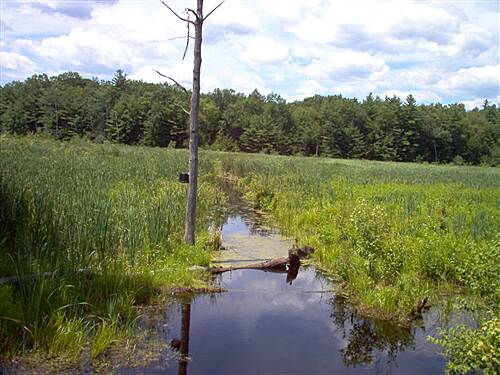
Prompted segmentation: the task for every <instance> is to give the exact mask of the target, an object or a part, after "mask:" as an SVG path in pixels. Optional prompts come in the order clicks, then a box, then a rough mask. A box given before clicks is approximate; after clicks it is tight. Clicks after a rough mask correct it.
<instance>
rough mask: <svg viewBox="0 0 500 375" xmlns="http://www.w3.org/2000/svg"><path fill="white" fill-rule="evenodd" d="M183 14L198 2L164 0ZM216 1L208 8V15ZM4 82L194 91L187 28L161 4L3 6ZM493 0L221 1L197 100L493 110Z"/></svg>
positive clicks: (497, 69) (8, 0)
mask: <svg viewBox="0 0 500 375" xmlns="http://www.w3.org/2000/svg"><path fill="white" fill-rule="evenodd" d="M168 3H169V4H170V5H171V6H172V7H173V8H174V9H176V10H178V11H179V12H182V10H183V9H184V8H186V7H193V8H194V7H195V0H189V1H188V0H186V1H177V0H168ZM217 3H218V1H217V0H205V12H208V11H209V10H210V9H212V8H213V7H214V6H215V5H217ZM1 31H2V34H1V42H0V43H1V44H0V47H1V52H0V53H1V83H2V84H5V83H7V82H10V81H12V80H22V79H24V78H26V77H28V76H30V75H32V74H35V73H47V74H49V75H55V74H58V73H61V72H64V71H68V70H71V71H77V72H80V73H81V74H82V75H84V76H87V77H92V76H96V77H99V78H102V79H108V78H110V77H112V76H113V74H114V72H115V71H116V70H117V69H119V68H121V69H123V70H124V71H125V72H126V73H127V74H128V75H129V77H131V78H134V79H142V80H145V81H152V82H161V81H162V78H161V77H160V76H158V75H157V74H156V73H155V72H154V71H153V68H155V69H158V70H160V71H161V72H163V73H164V74H167V75H170V76H172V77H176V78H177V79H178V80H179V81H182V82H183V83H184V84H185V85H186V86H189V85H190V76H191V70H192V51H190V53H189V54H188V56H187V57H186V60H185V61H182V60H181V57H182V52H183V48H184V40H183V39H174V40H171V38H174V37H179V36H183V35H185V31H186V28H185V25H184V24H183V23H182V22H180V21H179V20H178V19H176V18H175V17H174V16H172V15H171V14H170V13H169V11H168V10H167V9H166V8H165V7H164V6H163V5H162V4H161V3H160V1H159V0H142V1H140V0H112V1H82V0H80V1H71V0H64V1H63V0H59V1H55V0H54V1H12V0H1ZM499 56H500V55H499V2H498V1H497V0H493V1H490V0H480V1H469V0H457V1H444V0H428V1H407V0H395V1H382V0H371V1H358V0H331V1H325V0H226V2H225V3H224V4H223V5H222V6H221V7H220V8H219V9H218V10H217V11H216V12H215V13H213V14H212V15H211V16H210V17H209V18H208V19H207V21H206V24H205V28H204V44H203V65H202V90H203V91H205V92H206V91H211V90H213V89H214V88H216V87H220V88H234V89H235V90H237V91H241V92H245V93H249V92H251V91H252V90H253V89H254V88H257V89H258V90H259V91H261V92H262V93H264V94H267V93H269V92H276V93H279V94H280V95H282V96H283V97H284V98H286V99H287V100H295V99H302V98H304V97H307V96H311V95H314V94H342V95H343V96H347V97H358V98H361V99H362V98H363V97H365V96H366V95H367V94H368V93H370V92H373V93H375V94H379V95H381V96H384V95H398V96H400V97H403V98H404V97H405V96H406V95H407V94H408V93H412V94H413V95H414V96H415V97H416V99H417V101H419V102H420V103H431V102H437V101H440V102H444V103H451V102H464V103H466V105H467V106H468V107H469V108H471V107H473V106H474V105H479V104H480V103H482V102H483V100H484V99H489V100H491V101H493V102H499V101H500V95H499V78H500V64H499Z"/></svg>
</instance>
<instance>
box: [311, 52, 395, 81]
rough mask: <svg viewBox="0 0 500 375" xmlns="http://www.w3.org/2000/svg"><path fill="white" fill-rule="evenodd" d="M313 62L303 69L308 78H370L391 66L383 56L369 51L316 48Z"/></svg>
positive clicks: (343, 79)
mask: <svg viewBox="0 0 500 375" xmlns="http://www.w3.org/2000/svg"><path fill="white" fill-rule="evenodd" d="M312 55H313V56H314V57H313V59H312V61H311V63H310V64H308V65H306V66H305V67H304V69H303V71H304V74H305V75H306V76H307V77H308V78H312V79H317V80H330V79H332V80H337V81H338V80H342V81H345V80H349V79H353V78H354V79H357V78H368V77H370V75H371V74H374V73H380V72H385V71H387V70H388V69H389V68H388V66H387V65H386V64H385V61H384V60H383V59H381V58H378V57H374V56H372V55H370V54H369V53H367V52H357V51H352V50H341V51H329V50H326V49H319V48H318V49H315V50H314V51H313V53H312Z"/></svg>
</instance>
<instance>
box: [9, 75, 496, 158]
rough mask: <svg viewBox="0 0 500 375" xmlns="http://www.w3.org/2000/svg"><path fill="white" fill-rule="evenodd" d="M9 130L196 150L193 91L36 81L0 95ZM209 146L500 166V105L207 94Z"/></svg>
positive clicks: (119, 80)
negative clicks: (191, 130)
mask: <svg viewBox="0 0 500 375" xmlns="http://www.w3.org/2000/svg"><path fill="white" fill-rule="evenodd" d="M0 91H1V94H2V95H1V98H2V99H1V101H0V119H1V125H0V131H1V132H8V133H14V134H27V133H39V132H45V133H46V134H50V135H51V136H53V137H56V138H58V139H68V138H71V137H74V136H86V137H88V138H90V139H93V140H95V141H97V142H102V141H103V140H107V141H111V142H116V143H125V144H145V145H148V146H159V147H166V146H168V145H172V146H174V147H176V148H181V147H185V146H186V145H187V115H186V113H185V112H184V111H183V109H182V108H183V107H184V108H187V107H188V96H189V95H186V93H185V92H184V91H182V90H180V89H178V88H176V87H174V86H169V85H168V84H150V83H146V82H142V81H134V80H130V79H128V78H127V75H126V74H124V72H123V71H122V70H118V71H117V72H116V74H115V76H114V77H113V79H112V80H111V81H98V80H95V79H86V78H83V77H81V76H80V75H79V74H78V73H74V72H67V73H63V74H60V75H58V76H55V77H50V78H49V77H47V76H46V75H35V76H32V77H30V78H28V79H26V80H25V81H24V82H11V83H8V84H6V85H4V86H3V87H1V88H0ZM200 121H201V126H200V144H201V146H202V147H204V148H206V149H212V150H218V151H244V152H252V153H267V154H281V155H306V156H309V155H316V156H325V157H337V158H351V159H355V158H358V159H359V158H362V159H372V160H386V161H411V162H415V161H416V162H433V163H450V162H453V163H454V164H485V165H498V164H499V163H500V159H499V157H500V151H499V150H500V143H499V142H500V141H499V140H500V108H497V106H496V105H495V104H490V103H488V102H487V101H485V103H484V105H483V106H482V107H481V108H475V109H473V110H472V111H466V110H465V107H464V106H463V104H449V105H442V104H439V103H437V104H430V105H418V104H417V103H416V101H415V98H413V96H411V95H409V96H408V97H407V98H406V100H405V101H404V102H402V101H401V100H400V99H399V98H397V97H395V96H394V97H385V98H380V97H378V96H373V95H372V94H370V95H368V96H367V97H366V98H365V99H364V100H363V101H358V100H357V99H347V98H344V97H342V96H340V95H335V96H319V95H317V96H314V97H310V98H306V99H304V100H302V101H296V102H293V103H287V102H286V101H285V100H284V99H283V98H281V97H280V96H279V95H277V94H269V95H267V96H264V95H262V94H261V93H259V92H258V91H257V90H254V91H253V92H252V93H251V94H249V95H248V96H246V95H243V94H240V93H236V92H235V91H233V90H227V89H224V90H220V89H216V90H214V91H213V92H211V93H207V94H204V95H202V98H201V112H200Z"/></svg>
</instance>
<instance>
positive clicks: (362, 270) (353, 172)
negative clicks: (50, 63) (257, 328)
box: [0, 136, 500, 357]
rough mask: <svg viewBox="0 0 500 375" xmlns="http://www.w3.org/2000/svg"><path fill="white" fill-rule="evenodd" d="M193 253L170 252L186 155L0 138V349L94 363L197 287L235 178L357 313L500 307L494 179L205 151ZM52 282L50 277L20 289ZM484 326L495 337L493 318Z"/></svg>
mask: <svg viewBox="0 0 500 375" xmlns="http://www.w3.org/2000/svg"><path fill="white" fill-rule="evenodd" d="M200 159H201V168H200V170H201V172H200V173H201V183H200V190H199V203H198V217H197V219H198V222H197V233H198V244H197V246H196V248H189V247H186V246H184V245H182V241H181V239H182V231H183V218H184V201H185V191H186V185H183V184H180V183H179V182H178V181H177V175H178V172H179V171H182V170H185V169H186V165H187V152H186V151H180V150H170V149H152V148H142V147H127V146H117V145H112V144H105V145H95V144H91V143H87V142H84V141H78V140H74V141H71V142H67V143H63V142H56V141H49V140H44V139H41V138H33V137H25V138H14V137H6V136H1V137H0V223H1V224H0V277H7V276H18V277H20V282H19V283H17V284H11V283H10V284H0V299H1V300H2V304H0V339H1V340H0V353H5V354H9V355H13V354H17V353H21V352H23V351H25V350H27V349H35V350H39V351H42V352H44V353H49V355H55V354H57V353H61V352H64V353H66V354H67V355H69V356H73V357H77V356H78V355H79V353H80V352H81V351H82V349H83V348H84V347H85V346H86V345H87V344H88V340H89V337H90V344H89V345H90V346H91V350H92V355H93V356H98V355H99V354H100V353H102V352H103V351H104V350H105V349H106V347H107V346H109V345H110V344H112V343H115V342H117V341H120V340H126V337H127V330H129V329H130V327H132V326H133V323H134V319H135V317H136V314H135V313H134V309H133V306H134V305H137V304H142V303H147V302H148V301H149V300H150V299H151V298H153V297H154V296H156V295H158V293H159V290H160V289H161V288H165V287H166V288H168V287H179V286H186V287H196V286H200V285H202V283H203V275H202V274H196V273H193V272H189V271H188V270H187V267H189V266H190V265H193V264H208V263H209V261H210V251H209V250H208V249H207V245H206V244H207V242H208V240H209V238H208V227H209V224H210V223H211V222H212V221H213V220H214V219H216V218H217V217H219V216H218V215H220V211H221V209H222V208H223V206H224V199H225V198H224V193H223V192H222V191H221V190H220V188H219V187H218V186H217V179H216V178H215V177H216V176H217V175H220V174H222V173H225V174H230V175H231V176H233V177H235V181H237V184H238V186H239V188H240V189H241V190H242V191H243V192H245V194H246V196H247V197H248V199H249V200H251V201H252V202H253V203H254V204H255V206H256V207H257V208H260V209H264V210H266V211H268V212H269V213H271V214H272V215H273V217H274V219H275V220H276V223H277V224H278V225H279V226H280V228H281V229H282V230H283V232H284V233H286V234H288V235H289V236H291V237H294V238H296V239H297V241H298V242H299V243H301V244H309V245H312V246H314V247H315V248H316V249H317V251H316V253H315V255H314V259H313V261H314V262H315V263H316V265H317V266H318V267H319V268H321V269H322V270H324V271H325V272H327V273H329V274H331V275H333V276H334V277H335V279H336V280H337V285H338V288H339V291H341V292H342V293H343V294H345V295H346V296H348V298H349V300H350V301H351V302H352V303H354V304H356V305H357V307H358V308H359V310H360V311H362V312H364V313H365V314H367V315H372V316H377V317H380V318H383V319H390V320H396V321H400V322H403V323H404V322H405V321H406V320H407V318H408V316H409V315H410V314H411V311H412V309H413V308H414V307H415V305H416V304H417V302H418V301H420V300H421V299H422V298H424V297H428V298H429V299H430V302H431V304H435V303H437V302H438V301H439V300H440V299H441V297H442V296H443V295H454V294H455V295H456V294H460V295H462V296H466V297H467V300H468V301H470V304H473V305H474V306H479V307H480V308H481V309H483V310H485V311H487V312H488V314H489V315H486V316H489V317H490V318H491V316H492V315H493V316H498V311H499V310H498V306H499V302H500V282H499V280H500V279H499V276H498V275H499V274H500V268H499V265H500V262H499V260H500V233H499V228H500V214H499V213H500V207H499V206H500V170H499V169H498V168H487V167H457V166H441V165H421V164H406V163H387V162H373V161H353V160H349V161H347V160H336V159H313V158H299V157H278V156H268V155H248V154H233V153H216V152H202V154H201V157H200ZM53 271H57V272H58V275H57V277H53V278H52V277H50V278H47V277H40V278H26V276H28V275H36V274H40V273H43V272H53ZM496 322H497V323H495V324H496V326H495V327H497V328H498V320H496Z"/></svg>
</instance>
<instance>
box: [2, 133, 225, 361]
mask: <svg viewBox="0 0 500 375" xmlns="http://www.w3.org/2000/svg"><path fill="white" fill-rule="evenodd" d="M186 164H187V153H185V152H182V151H174V150H159V149H147V148H138V147H136V148H131V147H123V146H114V145H93V144H90V143H86V142H83V141H78V140H76V141H73V142H71V143H60V142H54V141H49V140H43V139H39V138H29V137H28V138H12V137H0V277H7V276H10V277H12V276H14V277H17V278H18V279H19V282H17V283H14V284H11V285H9V284H0V297H1V298H2V303H1V304H0V353H7V354H15V353H19V352H20V351H23V350H25V349H40V350H43V351H47V352H48V353H51V354H54V353H57V352H59V351H60V350H63V349H64V351H66V352H68V353H75V352H78V351H79V350H80V349H81V347H82V345H83V344H82V340H84V341H86V340H87V336H90V337H93V340H94V344H92V345H93V346H92V353H94V354H95V353H97V354H99V353H100V352H102V350H103V348H105V347H106V346H107V345H108V344H109V343H111V342H113V340H114V339H115V338H116V337H120V334H118V333H117V332H118V330H121V329H122V328H123V327H126V326H127V325H128V324H130V323H131V322H132V321H133V320H134V315H133V314H131V311H130V308H131V305H133V304H134V303H143V302H145V301H147V300H148V299H149V298H150V296H151V295H153V294H154V291H155V290H156V289H158V288H159V286H160V285H162V286H163V285H167V286H168V285H171V286H192V285H194V283H196V282H197V281H196V280H195V278H194V276H193V273H192V272H188V271H187V270H186V268H187V266H189V265H191V264H207V263H208V262H209V260H210V255H209V254H208V252H207V251H204V250H202V246H203V238H204V237H206V232H207V231H206V228H207V227H208V224H209V222H210V220H211V215H212V213H213V212H216V211H217V210H216V207H217V206H219V205H221V204H222V201H223V195H222V194H220V193H219V192H218V191H217V190H216V188H215V187H214V184H213V183H212V182H211V180H210V176H209V172H210V170H208V169H207V170H206V171H205V172H203V173H202V176H201V183H200V187H199V200H198V213H199V215H198V221H197V227H198V233H199V234H200V237H201V241H199V243H200V245H199V246H198V247H197V248H196V249H192V248H189V247H185V246H184V245H182V244H181V238H182V231H183V218H184V202H185V191H186V186H185V185H182V184H180V183H178V181H177V176H178V172H179V171H181V170H183V169H184V168H185V166H186ZM46 272H53V273H54V277H41V276H40V275H41V274H43V273H46ZM110 303H111V304H114V307H113V308H112V309H111V310H112V313H110Z"/></svg>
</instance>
